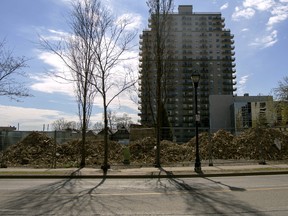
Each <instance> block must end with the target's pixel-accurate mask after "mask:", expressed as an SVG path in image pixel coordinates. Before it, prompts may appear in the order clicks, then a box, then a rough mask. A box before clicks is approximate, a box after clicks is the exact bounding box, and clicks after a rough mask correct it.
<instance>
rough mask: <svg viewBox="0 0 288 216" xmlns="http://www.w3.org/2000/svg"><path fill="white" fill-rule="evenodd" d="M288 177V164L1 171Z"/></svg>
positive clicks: (11, 171)
mask: <svg viewBox="0 0 288 216" xmlns="http://www.w3.org/2000/svg"><path fill="white" fill-rule="evenodd" d="M271 174H288V164H267V165H258V164H247V165H221V166H217V165H216V166H215V165H214V166H202V172H201V173H196V172H194V167H188V166H183V167H169V166H167V167H165V166H164V167H161V168H155V167H141V168H129V166H127V167H116V166H115V168H113V166H112V167H111V169H110V170H108V172H107V174H106V175H104V174H103V171H102V170H101V169H100V168H82V169H79V168H67V169H66V168H58V169H38V168H2V169H0V178H103V177H105V178H169V177H177V178H181V177H182V178H184V177H213V176H215V177H217V176H240V175H242V176H243V175H271Z"/></svg>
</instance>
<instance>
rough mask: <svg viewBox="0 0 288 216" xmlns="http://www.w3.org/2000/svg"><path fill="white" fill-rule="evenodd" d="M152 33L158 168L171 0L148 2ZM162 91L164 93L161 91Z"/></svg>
mask: <svg viewBox="0 0 288 216" xmlns="http://www.w3.org/2000/svg"><path fill="white" fill-rule="evenodd" d="M147 5H148V8H149V13H150V19H151V26H152V33H153V34H154V37H155V42H154V44H153V48H154V50H153V51H154V58H155V64H156V141H157V142H156V147H157V148H156V161H155V166H156V167H160V166H161V165H160V140H161V128H162V121H163V119H162V112H163V110H164V103H165V101H163V99H164V97H163V95H164V94H165V89H166V86H165V85H166V79H165V68H166V66H165V63H167V60H168V56H169V55H168V52H167V51H168V48H167V44H168V42H167V40H168V38H169V37H168V36H169V33H170V29H169V13H171V12H172V10H173V6H174V5H173V0H148V1H147ZM162 89H164V91H162Z"/></svg>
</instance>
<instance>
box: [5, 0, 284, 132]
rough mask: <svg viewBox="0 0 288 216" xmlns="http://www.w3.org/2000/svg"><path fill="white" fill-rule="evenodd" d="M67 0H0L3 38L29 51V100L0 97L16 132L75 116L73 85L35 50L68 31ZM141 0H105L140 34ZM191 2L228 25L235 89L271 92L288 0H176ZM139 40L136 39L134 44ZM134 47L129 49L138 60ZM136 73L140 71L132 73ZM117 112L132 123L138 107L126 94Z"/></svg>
mask: <svg viewBox="0 0 288 216" xmlns="http://www.w3.org/2000/svg"><path fill="white" fill-rule="evenodd" d="M70 1H72V0H2V1H1V3H0V40H2V39H4V38H5V39H6V41H7V43H6V45H7V47H8V48H9V49H11V50H13V52H14V55H15V56H22V55H24V56H26V57H27V58H29V59H31V60H29V61H28V65H29V68H26V69H25V72H26V73H27V74H29V78H28V79H27V80H25V81H26V83H27V85H28V87H29V89H30V93H31V94H33V95H34V97H30V98H23V99H22V102H16V101H12V100H10V99H8V98H5V97H0V126H10V125H11V126H16V127H17V125H18V123H19V126H20V128H19V129H20V130H42V129H43V125H44V124H45V125H46V129H47V125H48V124H50V129H51V123H52V122H53V121H55V120H57V119H59V118H65V119H66V120H68V121H78V115H77V103H76V102H75V97H74V94H73V86H72V85H71V84H69V83H63V82H62V81H61V82H60V80H58V81H57V80H55V79H53V78H51V77H48V76H47V72H48V71H57V70H61V69H63V64H62V63H61V61H59V60H58V59H57V58H56V57H55V56H53V55H51V54H49V53H47V52H45V51H43V50H41V49H40V47H39V45H37V43H38V42H39V35H41V36H43V37H46V38H51V39H52V38H57V37H59V36H61V35H63V34H65V33H67V32H68V31H69V26H68V25H67V17H68V10H69V7H70ZM145 2H146V1H145V0H103V3H105V5H106V6H108V7H109V8H110V9H111V11H112V12H113V13H114V14H115V15H117V16H122V15H124V14H129V15H130V16H131V17H132V18H133V19H132V21H133V29H134V30H135V29H136V30H138V32H139V34H140V33H141V31H142V30H143V29H144V28H147V19H148V9H147V6H146V3H145ZM174 3H175V9H174V11H175V12H177V7H178V5H180V4H184V5H193V10H194V12H221V13H222V16H223V17H224V18H225V24H226V26H225V28H229V29H231V32H232V33H233V34H234V40H235V52H236V54H235V58H236V70H237V74H236V75H237V79H236V80H237V88H238V90H237V94H238V95H243V94H244V93H249V94H250V95H259V94H262V95H268V94H271V90H272V89H273V88H275V87H276V86H277V84H278V81H280V80H282V79H283V77H284V76H287V75H288V73H287V70H288V61H287V53H286V52H287V50H288V0H175V1H174ZM138 39H139V37H137V38H136V40H135V44H138ZM137 49H138V48H136V50H133V51H131V54H132V55H135V57H136V59H135V61H134V62H133V64H134V66H135V68H136V69H137V65H138V61H137V54H138V50H137ZM135 71H136V72H137V70H135ZM100 103H101V101H100V100H99V99H96V101H95V105H94V112H93V114H92V118H91V121H92V123H95V122H96V121H101V120H102V109H101V105H100ZM111 109H112V110H114V111H115V112H116V114H117V115H122V114H123V112H126V113H128V114H129V115H130V116H131V117H132V118H133V120H134V121H135V122H136V121H137V113H138V105H137V104H135V103H134V102H133V101H131V100H130V98H129V95H128V94H123V95H122V96H121V97H120V98H117V99H116V100H115V102H114V103H113V104H112V106H111Z"/></svg>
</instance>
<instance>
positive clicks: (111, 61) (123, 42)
mask: <svg viewBox="0 0 288 216" xmlns="http://www.w3.org/2000/svg"><path fill="white" fill-rule="evenodd" d="M95 1H97V0H92V2H95ZM97 12H98V14H97V16H98V17H101V19H99V23H98V26H97V28H96V29H95V30H96V31H97V33H96V37H95V44H96V45H97V46H96V49H95V50H94V52H95V55H96V70H95V71H96V72H95V71H94V74H93V77H94V85H95V87H96V89H97V92H98V93H99V94H100V95H101V97H102V100H103V102H102V103H103V113H104V145H105V148H104V162H103V165H102V169H103V171H104V172H106V171H107V170H108V169H109V168H110V165H109V164H108V154H109V143H108V107H109V105H110V104H111V102H112V101H113V100H114V99H115V98H116V97H118V96H119V95H120V94H121V93H122V92H124V91H125V90H127V89H129V88H131V87H132V86H134V85H135V83H136V81H137V80H136V79H135V78H134V77H133V71H131V69H130V68H129V67H126V66H124V67H123V65H122V67H120V68H121V69H120V71H119V69H117V67H118V66H121V64H123V62H124V61H125V60H129V59H130V58H129V57H128V56H127V55H126V53H127V51H129V50H131V49H132V48H133V45H132V42H133V40H134V38H135V36H136V32H135V31H129V30H128V28H129V24H131V22H129V20H128V19H127V18H118V19H117V18H116V17H114V16H113V15H112V14H111V12H110V11H109V10H108V9H107V8H105V7H104V6H103V5H100V3H99V5H98V11H97Z"/></svg>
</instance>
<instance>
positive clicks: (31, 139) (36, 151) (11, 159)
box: [3, 132, 55, 166]
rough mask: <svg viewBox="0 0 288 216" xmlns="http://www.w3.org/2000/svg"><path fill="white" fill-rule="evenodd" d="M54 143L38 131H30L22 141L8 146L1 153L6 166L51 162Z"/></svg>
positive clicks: (35, 164)
mask: <svg viewBox="0 0 288 216" xmlns="http://www.w3.org/2000/svg"><path fill="white" fill-rule="evenodd" d="M54 149H55V143H54V141H53V139H51V138H49V137H47V136H46V135H44V134H42V133H38V132H32V133H31V134H29V135H28V136H27V137H26V138H24V139H23V140H22V142H20V143H17V144H16V145H12V146H10V147H9V148H8V149H7V150H6V151H5V152H4V154H3V161H5V163H7V165H8V166H11V165H12V166H13V165H27V164H29V165H32V166H38V165H39V164H40V165H41V164H52V162H53V161H52V159H53V157H52V156H53V151H54Z"/></svg>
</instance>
